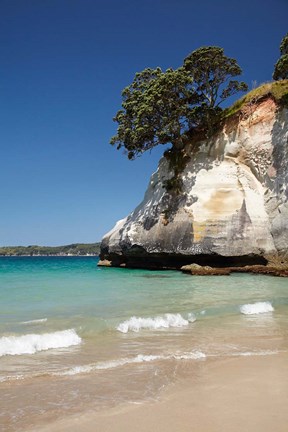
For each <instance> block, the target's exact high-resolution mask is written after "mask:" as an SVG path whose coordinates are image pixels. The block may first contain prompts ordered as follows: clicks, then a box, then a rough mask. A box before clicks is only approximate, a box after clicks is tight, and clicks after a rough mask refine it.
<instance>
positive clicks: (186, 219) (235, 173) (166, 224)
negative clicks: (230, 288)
mask: <svg viewBox="0 0 288 432" xmlns="http://www.w3.org/2000/svg"><path fill="white" fill-rule="evenodd" d="M185 152H186V154H187V155H188V156H189V161H188V162H187V164H186V166H185V168H184V170H183V172H182V173H181V180H182V190H181V193H176V192H173V191H167V186H166V187H165V185H167V181H169V180H171V178H172V177H173V170H171V169H170V168H169V161H168V160H167V158H166V157H163V158H162V159H161V160H160V163H159V167H158V170H157V171H156V172H155V173H154V174H153V175H152V177H151V180H150V184H149V187H148V190H147V192H146V194H145V196H144V199H143V201H142V203H141V204H140V205H139V206H138V207H137V208H136V209H135V210H134V211H133V212H132V213H131V214H130V215H129V216H128V217H127V218H125V219H123V220H122V221H119V222H118V223H117V224H116V226H115V227H114V228H113V229H112V230H111V231H110V232H109V233H108V234H106V236H105V237H104V238H103V240H102V244H101V255H100V258H101V259H102V260H104V259H106V260H108V261H110V262H111V264H112V265H114V266H120V265H122V266H123V265H126V266H128V267H138V268H140V267H144V268H180V267H181V266H183V265H185V264H191V263H197V264H201V265H209V266H216V267H227V266H245V265H253V264H257V265H265V264H266V262H267V259H268V258H267V257H275V256H280V257H281V256H285V255H286V253H287V249H288V201H287V199H288V170H287V166H288V110H287V108H284V107H279V106H278V105H277V103H276V102H275V101H274V99H273V98H271V97H266V98H264V99H263V100H262V101H259V102H257V103H256V104H248V105H246V106H245V107H244V108H243V109H242V110H241V111H240V113H238V114H237V115H236V116H234V117H233V118H230V119H228V120H227V121H226V122H225V124H224V125H223V128H222V129H221V131H220V132H218V133H217V135H215V136H214V137H212V138H211V139H210V140H202V141H199V142H198V143H197V145H195V142H194V144H193V145H192V143H191V144H189V145H187V146H186V148H185Z"/></svg>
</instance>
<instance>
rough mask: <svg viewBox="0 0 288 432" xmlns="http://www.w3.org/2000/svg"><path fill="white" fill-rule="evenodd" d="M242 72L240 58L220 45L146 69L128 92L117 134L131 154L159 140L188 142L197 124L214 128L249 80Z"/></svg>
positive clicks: (116, 138) (177, 144)
mask: <svg viewBox="0 0 288 432" xmlns="http://www.w3.org/2000/svg"><path fill="white" fill-rule="evenodd" d="M239 74H241V69H240V67H239V65H238V64H237V62H236V60H234V59H231V58H229V57H226V56H225V55H224V52H223V49H222V48H219V47H203V48H199V49H198V50H196V51H194V52H192V53H191V54H190V55H189V56H188V57H187V58H186V59H185V61H184V65H183V66H182V67H180V68H179V69H176V70H173V69H168V70H166V71H165V72H163V71H162V70H161V69H160V68H157V69H145V70H144V71H142V72H140V73H137V74H136V75H135V78H134V80H133V82H132V84H131V85H130V86H128V87H126V88H125V89H124V90H123V92H122V109H121V110H120V111H118V113H117V114H116V116H115V118H114V121H116V122H117V123H118V130H117V134H116V135H115V136H114V137H113V138H112V139H111V144H112V145H115V144H116V145H117V149H121V148H124V149H125V151H126V152H127V154H128V158H129V159H134V158H135V157H136V156H138V155H139V154H142V153H143V152H144V151H146V150H149V149H152V148H153V147H155V146H157V145H158V144H167V143H171V144H172V147H173V149H175V150H180V149H182V148H183V147H184V145H185V142H186V140H187V137H188V135H189V133H190V132H191V131H192V130H193V129H195V128H202V129H205V130H206V131H207V134H208V133H211V131H212V129H213V125H214V124H215V122H216V121H217V120H218V119H219V113H220V112H221V108H220V106H219V105H220V104H221V103H222V102H223V101H224V100H225V99H227V98H228V97H229V96H231V95H233V94H235V93H237V92H238V91H243V90H247V85H246V84H245V83H243V82H239V81H237V80H231V79H230V78H231V77H234V76H237V75H239Z"/></svg>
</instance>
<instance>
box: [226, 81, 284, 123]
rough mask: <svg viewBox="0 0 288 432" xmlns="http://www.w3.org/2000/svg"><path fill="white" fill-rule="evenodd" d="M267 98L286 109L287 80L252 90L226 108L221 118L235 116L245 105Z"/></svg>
mask: <svg viewBox="0 0 288 432" xmlns="http://www.w3.org/2000/svg"><path fill="white" fill-rule="evenodd" d="M267 97H273V99H274V100H275V101H276V102H277V103H278V104H279V105H283V106H287V107H288V80H281V81H276V82H272V83H266V84H262V85H261V86H259V87H257V88H256V89H253V90H252V91H250V92H249V93H248V94H247V95H245V96H243V97H242V98H241V99H239V100H238V101H236V102H235V103H234V104H233V105H232V106H231V107H229V108H227V109H226V110H225V111H224V112H223V118H228V117H231V116H233V115H236V114H237V113H239V112H240V111H241V110H242V108H243V107H244V106H245V105H247V104H249V103H251V102H254V103H256V102H257V101H259V100H261V99H264V98H267Z"/></svg>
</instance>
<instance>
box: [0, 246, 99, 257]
mask: <svg viewBox="0 0 288 432" xmlns="http://www.w3.org/2000/svg"><path fill="white" fill-rule="evenodd" d="M99 251H100V243H87V244H85V243H74V244H70V245H66V246H34V245H33V246H4V247H0V256H11V255H16V256H39V255H44V256H47V255H58V256H70V255H73V256H74V255H76V256H77V255H96V256H97V255H99Z"/></svg>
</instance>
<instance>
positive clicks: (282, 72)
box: [273, 33, 288, 80]
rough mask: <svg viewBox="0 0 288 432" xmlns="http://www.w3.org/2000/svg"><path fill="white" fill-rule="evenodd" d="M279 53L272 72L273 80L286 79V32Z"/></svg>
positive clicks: (287, 35)
mask: <svg viewBox="0 0 288 432" xmlns="http://www.w3.org/2000/svg"><path fill="white" fill-rule="evenodd" d="M280 54H281V56H280V58H279V60H278V61H277V63H276V65H275V69H274V73H273V79H274V80H281V79H288V33H287V34H286V36H284V37H283V39H282V41H281V44H280Z"/></svg>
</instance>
